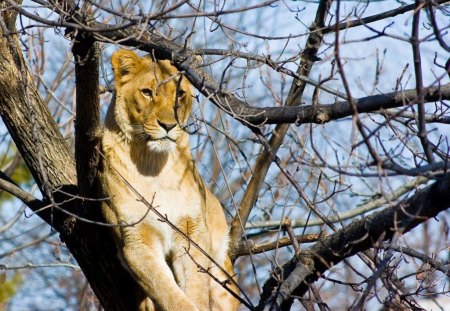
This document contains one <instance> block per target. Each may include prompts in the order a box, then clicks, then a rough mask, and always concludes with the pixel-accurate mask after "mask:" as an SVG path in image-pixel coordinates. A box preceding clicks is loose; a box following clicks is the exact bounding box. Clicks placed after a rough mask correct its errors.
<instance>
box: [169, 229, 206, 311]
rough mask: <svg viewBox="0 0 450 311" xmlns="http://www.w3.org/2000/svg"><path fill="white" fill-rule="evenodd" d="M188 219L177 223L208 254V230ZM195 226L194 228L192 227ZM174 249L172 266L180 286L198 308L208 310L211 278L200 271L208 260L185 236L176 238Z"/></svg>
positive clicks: (204, 267)
mask: <svg viewBox="0 0 450 311" xmlns="http://www.w3.org/2000/svg"><path fill="white" fill-rule="evenodd" d="M190 223H191V222H190V220H188V221H187V223H186V222H183V223H180V224H179V227H180V228H181V230H183V231H184V232H186V233H187V235H188V236H189V238H190V239H192V241H194V242H197V243H198V244H199V245H200V247H201V248H202V249H203V250H204V251H205V252H206V253H208V254H210V252H211V251H210V249H211V236H210V234H209V231H208V230H206V229H205V228H203V226H202V225H201V224H200V225H199V224H197V225H196V226H195V227H194V226H190V225H189V224H190ZM193 228H195V229H193ZM176 243H177V246H176V249H175V252H174V256H173V258H172V267H173V273H174V275H175V278H176V280H177V282H178V284H179V286H180V288H181V289H182V290H183V291H184V292H185V293H186V295H187V296H188V297H189V298H190V299H192V300H193V301H194V302H195V303H196V305H197V306H198V308H199V309H200V310H205V311H206V310H210V301H209V290H210V284H211V280H210V279H211V278H210V276H209V275H208V274H207V273H204V272H202V271H200V270H201V269H208V268H209V267H210V266H211V262H210V260H209V259H208V258H207V257H206V256H205V255H204V254H203V253H202V252H201V251H200V250H199V249H197V248H196V247H194V246H193V245H192V244H191V243H190V241H189V240H187V239H186V238H185V237H182V236H178V237H177V238H176Z"/></svg>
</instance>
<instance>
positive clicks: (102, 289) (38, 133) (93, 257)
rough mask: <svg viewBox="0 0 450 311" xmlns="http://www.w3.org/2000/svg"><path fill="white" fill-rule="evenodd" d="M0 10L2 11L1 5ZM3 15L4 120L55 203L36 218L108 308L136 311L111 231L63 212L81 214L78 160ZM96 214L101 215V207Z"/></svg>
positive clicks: (0, 109)
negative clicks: (58, 236) (46, 225)
mask: <svg viewBox="0 0 450 311" xmlns="http://www.w3.org/2000/svg"><path fill="white" fill-rule="evenodd" d="M0 8H1V9H4V4H3V3H2V4H0ZM1 12H2V15H1V19H0V24H1V25H0V26H1V27H0V115H1V117H2V119H3V121H4V123H5V124H6V126H7V128H8V131H9V133H10V134H11V136H12V138H13V140H14V142H15V143H16V146H17V148H18V149H19V151H20V153H21V155H22V157H23V158H24V160H25V162H26V164H27V166H28V168H29V169H30V171H31V173H32V175H33V177H34V179H35V180H36V183H37V184H38V186H39V188H40V189H41V192H42V193H43V194H44V195H45V197H46V203H51V205H50V208H47V209H45V210H44V212H39V213H38V215H39V216H40V217H42V218H43V219H44V220H45V221H47V222H48V223H49V224H51V225H52V226H53V228H55V229H56V230H57V231H58V232H59V233H60V234H61V237H62V238H63V240H64V242H65V243H66V245H67V247H68V249H69V250H70V252H71V253H72V254H73V256H74V258H75V259H76V260H77V262H78V264H79V265H80V267H81V269H82V270H83V272H84V273H85V275H86V277H87V278H88V280H89V284H90V285H91V287H92V288H93V290H94V292H95V293H96V295H97V297H98V298H99V300H100V301H101V303H102V305H103V307H104V308H105V309H107V310H135V309H136V302H137V301H139V299H144V298H145V296H144V295H143V294H142V291H141V290H140V289H139V287H138V286H137V284H136V282H135V281H134V280H133V279H132V278H131V276H130V274H129V273H128V272H127V271H126V270H125V269H124V268H123V266H122V265H121V263H120V261H119V259H118V258H117V256H116V254H117V252H116V248H115V243H114V241H113V240H112V238H111V235H110V233H109V230H108V229H107V228H105V227H102V226H93V225H89V224H86V223H83V221H82V220H81V221H80V220H79V219H76V218H75V217H72V216H70V215H67V214H66V213H65V212H63V211H64V210H71V211H79V206H80V204H79V203H80V201H79V200H77V199H75V197H74V196H73V195H76V194H77V187H76V184H77V178H76V173H75V161H74V158H73V156H72V155H71V153H70V151H69V148H68V146H67V144H66V143H65V139H64V138H63V137H62V135H61V133H60V132H59V130H58V127H57V125H56V123H55V121H54V119H53V117H52V116H51V114H50V113H49V111H48V109H47V107H46V105H45V104H43V101H42V99H41V97H40V95H39V92H38V91H37V89H36V86H35V85H34V82H33V80H32V78H31V76H30V74H29V72H28V69H27V68H26V65H25V62H24V60H23V57H22V52H21V50H20V47H19V45H18V40H17V35H15V33H16V32H15V30H14V29H13V28H11V27H13V25H14V21H12V20H11V19H10V17H11V16H13V14H11V11H7V10H4V11H1ZM7 25H8V26H9V28H8V26H7ZM91 69H92V68H91ZM95 79H96V78H95ZM94 84H95V83H94ZM94 101H95V99H94ZM60 190H62V191H64V193H63V192H62V191H60ZM92 211H93V214H95V212H97V213H98V212H99V208H98V206H92ZM89 215H90V217H91V216H92V215H91V214H89ZM94 217H97V218H90V220H95V221H99V220H101V219H100V218H99V217H98V214H97V215H94Z"/></svg>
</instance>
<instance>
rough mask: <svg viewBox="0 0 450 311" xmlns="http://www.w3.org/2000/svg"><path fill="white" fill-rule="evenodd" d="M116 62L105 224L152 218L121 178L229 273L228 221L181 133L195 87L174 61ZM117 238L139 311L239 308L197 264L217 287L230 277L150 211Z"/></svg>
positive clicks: (120, 57) (103, 181) (117, 57)
mask: <svg viewBox="0 0 450 311" xmlns="http://www.w3.org/2000/svg"><path fill="white" fill-rule="evenodd" d="M112 65H113V69H114V76H115V83H116V94H115V99H114V100H113V103H112V104H111V106H110V107H109V110H108V113H107V117H106V121H105V131H104V136H103V140H102V152H103V154H104V156H105V159H104V160H103V166H102V169H101V172H100V188H101V190H102V191H101V195H104V196H106V197H108V198H109V199H108V200H107V201H105V202H104V203H103V204H102V210H103V214H104V216H105V218H106V220H107V221H108V222H109V223H111V224H132V223H135V222H138V221H139V220H140V219H141V218H142V217H143V216H144V215H145V213H146V212H147V209H148V208H147V207H146V206H145V204H144V203H142V202H140V201H138V196H137V195H136V194H134V193H133V191H132V190H131V189H130V188H129V187H127V186H126V184H125V183H124V181H123V178H124V179H126V180H127V181H128V183H129V184H130V185H131V186H132V187H133V188H134V189H136V190H137V191H138V192H139V193H140V194H141V195H142V196H144V197H145V199H146V200H147V201H148V202H152V204H153V206H154V207H156V208H157V210H158V211H159V212H160V213H161V214H163V215H166V216H167V218H168V219H169V221H170V222H172V223H173V224H175V225H176V226H177V227H178V228H180V229H181V230H182V231H183V232H184V233H186V234H187V235H189V237H190V238H191V239H192V240H193V241H195V242H196V243H198V244H199V245H200V246H201V247H202V248H203V249H204V250H205V251H206V252H207V253H208V254H210V256H211V257H213V258H214V260H215V261H216V262H218V263H219V264H220V265H221V266H222V267H224V268H225V269H226V270H227V272H228V273H229V274H230V275H233V274H234V272H233V267H232V265H231V262H230V260H229V258H228V256H227V249H228V228H227V224H226V221H225V215H224V213H223V210H222V207H221V205H220V203H219V201H218V200H217V199H216V198H215V197H214V195H212V194H211V192H210V191H209V190H208V189H207V187H205V185H204V183H203V181H202V179H201V178H200V176H199V174H198V172H197V169H196V167H195V164H194V162H193V159H192V156H191V153H190V147H189V137H188V134H187V133H186V132H185V131H184V130H183V129H182V126H184V125H185V124H186V122H187V119H188V116H189V113H190V111H191V107H192V95H193V91H192V86H191V85H190V84H189V82H188V81H187V80H186V79H185V78H183V79H182V80H181V83H179V79H180V75H179V72H178V71H177V70H176V68H175V67H173V66H172V65H171V64H170V62H169V61H153V60H152V59H151V58H150V57H144V58H141V57H139V56H137V55H136V54H135V53H134V52H132V51H126V50H121V51H118V52H116V53H115V54H114V55H113V57H112ZM177 85H178V87H177ZM176 94H178V105H177V106H178V108H177V109H175V101H176V100H175V98H176ZM175 110H176V112H175ZM172 126H173V128H172V129H170V128H171V127H172ZM164 127H166V129H169V130H168V131H167V130H166V129H164ZM122 177H123V178H122ZM113 232H114V236H115V238H116V240H117V243H118V248H119V251H120V256H121V258H122V260H123V262H124V264H125V265H126V267H127V268H128V270H129V271H130V272H131V274H132V275H133V277H134V278H135V279H136V281H137V282H138V283H139V285H140V286H141V287H142V289H143V291H144V292H145V294H146V296H147V298H143V299H141V301H138V302H137V303H138V305H139V308H138V309H140V310H167V311H185V310H198V311H203V310H223V311H229V310H236V309H237V308H238V305H239V304H238V301H237V300H236V299H235V298H234V297H232V296H231V294H229V293H228V292H227V291H226V290H225V289H224V288H223V287H222V286H221V285H219V284H217V283H216V282H215V281H214V280H212V279H211V277H210V276H208V275H207V274H206V273H201V272H199V268H198V265H199V266H201V267H203V268H205V269H211V271H213V273H214V274H215V276H216V277H218V278H219V279H220V280H221V281H224V280H226V276H225V275H224V273H222V272H220V270H219V269H218V268H217V267H215V266H214V264H213V263H212V262H211V261H210V260H208V259H207V258H206V257H205V256H204V255H203V254H201V253H200V251H199V250H198V249H196V248H195V247H193V246H192V245H190V243H189V241H187V240H186V239H185V238H183V237H182V236H181V235H180V234H179V233H176V232H175V231H174V230H173V229H171V228H170V227H169V226H168V225H167V224H166V223H164V222H162V221H160V220H159V219H158V217H157V216H156V215H155V214H154V213H153V212H151V211H150V212H149V213H148V215H147V216H146V217H145V218H144V219H143V220H142V221H141V222H139V223H137V224H135V225H133V226H117V227H114V228H113ZM230 287H231V288H232V290H233V291H234V292H236V293H237V292H238V291H237V289H236V288H235V287H234V286H230Z"/></svg>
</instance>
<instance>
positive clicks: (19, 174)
mask: <svg viewBox="0 0 450 311" xmlns="http://www.w3.org/2000/svg"><path fill="white" fill-rule="evenodd" d="M0 158H2V156H0ZM11 161H15V160H14V159H13V158H12V157H11V156H9V157H6V158H5V159H4V160H3V161H2V162H3V163H9V162H11ZM15 162H17V163H14V164H13V165H14V166H15V167H14V170H13V173H12V174H11V176H10V178H11V179H12V180H13V181H14V182H15V183H17V184H18V185H20V186H21V187H24V186H30V185H31V183H32V182H33V177H32V175H31V173H30V171H29V169H28V167H27V166H26V164H25V162H24V161H23V159H22V157H20V159H19V160H18V161H15ZM1 166H3V165H0V167H1ZM12 198H13V196H12V195H11V194H9V193H7V192H5V191H1V192H0V204H2V203H4V202H6V201H9V200H11V199H12Z"/></svg>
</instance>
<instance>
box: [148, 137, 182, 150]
mask: <svg viewBox="0 0 450 311" xmlns="http://www.w3.org/2000/svg"><path fill="white" fill-rule="evenodd" d="M147 147H148V150H150V151H152V152H160V153H163V152H172V151H174V150H175V147H176V144H175V142H173V141H171V140H168V139H165V140H157V141H148V142H147Z"/></svg>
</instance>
